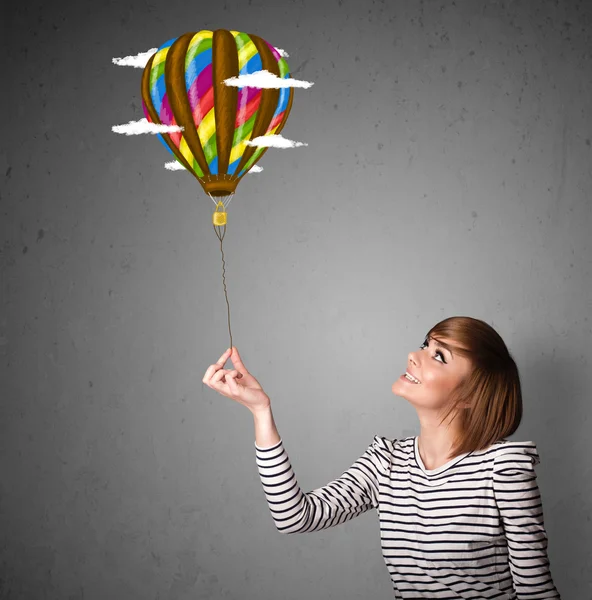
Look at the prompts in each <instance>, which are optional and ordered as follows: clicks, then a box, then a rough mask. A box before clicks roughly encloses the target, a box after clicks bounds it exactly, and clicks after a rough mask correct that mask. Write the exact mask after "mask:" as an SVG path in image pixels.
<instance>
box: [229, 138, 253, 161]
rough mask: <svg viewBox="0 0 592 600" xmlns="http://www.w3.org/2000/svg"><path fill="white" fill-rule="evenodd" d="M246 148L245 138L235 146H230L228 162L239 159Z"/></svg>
mask: <svg viewBox="0 0 592 600" xmlns="http://www.w3.org/2000/svg"><path fill="white" fill-rule="evenodd" d="M247 148H248V146H247V143H246V141H245V140H243V141H242V142H239V143H238V144H237V145H236V146H233V147H232V150H231V152H230V159H229V160H228V164H229V165H231V164H232V163H233V162H234V161H235V160H237V159H239V158H240V157H241V156H242V155H243V154H244V152H245V150H246V149H247Z"/></svg>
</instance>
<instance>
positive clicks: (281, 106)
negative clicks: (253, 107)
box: [271, 88, 290, 121]
mask: <svg viewBox="0 0 592 600" xmlns="http://www.w3.org/2000/svg"><path fill="white" fill-rule="evenodd" d="M289 98H290V90H289V89H288V88H280V96H279V99H278V103H277V108H276V109H275V112H274V113H273V117H272V118H271V120H272V121H273V119H274V118H275V117H277V115H279V114H280V113H282V112H284V110H286V107H287V106H288V99H289Z"/></svg>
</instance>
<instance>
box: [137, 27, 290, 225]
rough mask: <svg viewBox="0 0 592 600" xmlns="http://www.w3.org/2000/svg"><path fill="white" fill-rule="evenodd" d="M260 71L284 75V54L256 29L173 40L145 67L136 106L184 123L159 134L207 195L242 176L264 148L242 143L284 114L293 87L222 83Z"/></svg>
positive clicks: (150, 115) (277, 127)
mask: <svg viewBox="0 0 592 600" xmlns="http://www.w3.org/2000/svg"><path fill="white" fill-rule="evenodd" d="M261 70H266V71H269V72H270V73H272V74H274V75H276V76H278V77H280V78H282V79H284V78H285V79H287V78H289V77H290V72H289V69H288V64H287V63H286V60H285V59H284V58H283V57H282V56H280V54H279V52H278V51H277V50H276V49H275V48H274V47H273V46H272V45H271V44H269V43H268V42H266V41H265V40H263V39H262V38H260V37H258V36H256V35H252V34H247V33H242V32H239V31H228V30H226V29H217V30H216V31H198V32H197V33H186V34H184V35H182V36H180V37H178V38H176V39H171V40H169V41H168V42H166V43H165V44H163V45H162V46H161V47H160V48H159V49H158V51H157V52H156V53H155V54H154V55H153V56H152V57H151V58H150V60H149V61H148V63H147V64H146V67H145V68H144V73H143V76H142V107H143V109H144V114H145V115H146V119H147V120H148V121H150V122H152V123H156V124H164V125H178V126H180V127H183V128H184V131H182V132H177V133H163V134H160V133H159V134H158V137H159V139H160V140H161V142H162V143H163V144H164V145H165V147H166V148H167V150H169V151H170V152H171V153H172V154H173V155H174V156H175V158H176V159H177V160H178V161H179V162H180V163H181V164H182V165H183V166H184V167H185V168H186V169H187V170H188V171H189V172H191V173H192V174H193V175H194V176H195V177H196V178H197V180H198V181H199V183H200V184H201V186H202V188H203V189H204V191H205V192H206V194H208V195H209V196H210V197H212V199H213V197H219V196H232V194H234V192H235V190H236V187H237V185H238V183H239V182H240V180H241V179H242V177H243V176H244V175H245V174H246V173H247V172H248V171H249V169H250V168H251V167H252V166H253V165H255V163H257V161H258V160H259V159H260V158H261V157H262V156H263V154H265V151H266V150H267V147H259V148H258V147H255V146H249V145H247V144H246V142H247V141H249V140H251V139H254V138H256V137H259V136H265V135H277V134H278V133H279V132H280V131H281V130H282V128H283V127H284V125H285V123H286V120H287V118H288V115H289V113H290V109H291V107H292V97H293V95H294V91H293V88H291V87H282V88H256V87H247V86H244V87H238V88H237V87H232V86H228V85H225V84H224V80H226V79H229V78H231V77H237V76H239V75H248V74H251V73H255V72H257V71H261ZM217 208H218V209H219V208H220V202H218V207H217ZM217 212H219V210H218V211H217ZM221 217H222V215H220V214H218V215H217V214H216V213H214V215H213V222H214V224H215V225H223V224H225V223H226V219H225V216H224V217H223V218H221Z"/></svg>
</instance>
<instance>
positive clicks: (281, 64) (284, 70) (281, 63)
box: [278, 58, 290, 78]
mask: <svg viewBox="0 0 592 600" xmlns="http://www.w3.org/2000/svg"><path fill="white" fill-rule="evenodd" d="M278 67H279V68H280V77H281V78H283V77H284V76H285V75H286V73H289V72H290V68H289V67H288V63H287V62H286V61H285V60H284V59H283V58H282V59H281V60H279V61H278Z"/></svg>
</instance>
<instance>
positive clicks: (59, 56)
mask: <svg viewBox="0 0 592 600" xmlns="http://www.w3.org/2000/svg"><path fill="white" fill-rule="evenodd" d="M4 10H5V15H4V19H3V20H4V23H5V27H6V31H5V34H3V36H2V46H3V47H2V57H3V58H2V60H3V61H4V64H3V67H2V72H3V73H4V74H5V79H4V81H5V88H4V92H3V94H2V96H3V99H2V102H3V107H4V108H3V111H2V113H3V114H4V117H5V121H4V127H5V128H6V127H7V128H8V133H9V135H8V136H7V137H5V136H3V138H4V139H3V141H2V146H3V150H2V153H1V154H0V173H1V175H2V177H3V179H2V189H1V199H0V211H1V219H2V221H1V238H0V242H1V255H0V258H1V267H2V269H1V276H2V278H1V288H0V289H1V294H2V297H1V304H0V310H1V313H0V351H1V352H2V362H1V366H0V376H1V379H0V384H1V388H0V390H1V404H0V475H1V476H0V485H1V487H0V597H1V598H3V599H8V598H10V599H19V600H20V599H29V598H31V599H48V600H53V599H56V600H58V599H59V600H62V599H68V600H74V599H82V598H84V599H85V600H88V599H90V600H95V599H96V600H103V599H105V598H117V599H119V598H121V599H124V600H134V599H141V600H147V599H174V600H188V599H191V600H197V599H202V598H216V599H218V598H230V599H240V600H250V599H257V600H262V599H264V600H276V599H280V598H281V599H286V600H292V599H301V598H307V599H310V600H317V599H318V600H321V599H322V600H328V599H333V598H335V599H337V598H339V599H340V600H345V599H348V600H349V599H354V598H364V599H381V598H384V599H386V598H391V597H392V591H391V584H390V580H389V576H388V572H387V570H386V567H385V565H384V562H383V560H382V556H381V550H380V538H379V529H378V519H377V516H376V513H375V512H372V513H366V514H365V515H363V516H361V517H359V518H357V519H355V520H354V521H352V522H350V523H347V524H344V525H341V526H339V527H335V528H333V529H330V530H327V531H323V532H318V533H316V534H310V535H300V536H286V535H281V534H279V533H278V532H277V531H276V530H275V528H274V526H273V522H272V519H271V516H270V514H269V511H268V507H267V504H266V502H265V498H264V495H263V491H262V488H261V483H260V480H259V477H258V473H257V469H256V464H255V452H254V446H253V441H254V431H253V422H252V418H251V415H250V413H249V412H248V411H247V410H246V409H245V408H244V407H242V406H240V405H238V404H237V403H234V402H232V401H231V400H229V399H227V398H224V397H223V396H220V395H218V394H217V393H215V392H214V391H212V390H211V389H209V388H208V387H206V386H204V385H203V384H202V382H201V380H202V377H203V374H204V372H205V370H206V368H207V367H208V366H209V365H210V364H211V363H213V362H214V361H216V360H217V359H218V357H219V356H220V355H221V354H222V352H223V351H224V350H225V349H226V348H227V347H228V345H229V335H228V327H227V307H226V303H225V299H224V291H223V286H222V261H221V254H220V247H219V242H218V239H217V238H216V236H215V234H214V231H213V228H212V225H211V212H212V209H213V204H212V203H211V201H210V199H209V198H207V197H206V196H205V195H204V194H203V192H202V190H201V188H200V187H199V185H198V184H197V182H196V181H195V179H194V178H192V177H191V176H190V175H189V174H187V173H186V172H170V171H167V170H165V169H164V166H163V165H164V163H165V162H167V161H169V160H170V159H171V158H170V155H168V153H167V152H166V151H165V150H164V149H163V147H162V146H161V144H160V143H159V142H158V141H157V139H156V138H155V137H153V136H147V135H144V136H135V137H126V136H123V135H117V134H115V133H113V132H112V131H111V127H112V126H113V125H118V124H123V123H127V122H128V121H130V120H137V119H140V118H142V117H143V113H142V112H141V108H140V106H141V96H140V91H139V86H140V77H141V72H142V71H141V69H133V68H130V67H118V66H115V65H113V64H112V63H111V59H112V57H121V56H126V55H132V54H137V53H139V52H144V51H146V50H148V49H149V48H152V47H156V46H159V45H160V44H162V43H163V42H164V41H166V40H168V39H169V38H171V37H175V36H178V35H180V34H182V33H185V32H186V31H197V30H199V29H217V28H227V29H238V30H240V31H246V32H252V33H257V34H258V35H260V36H262V37H264V38H265V39H267V40H268V41H270V43H272V44H274V45H275V46H277V47H280V48H283V49H285V50H286V51H287V52H288V53H289V54H290V57H289V58H288V59H287V60H288V64H289V65H290V67H291V70H292V73H293V76H294V77H295V78H299V79H304V80H308V81H314V82H315V85H314V86H313V87H312V88H310V89H309V90H304V89H296V90H295V99H294V104H293V108H292V113H291V115H290V118H289V120H288V123H287V125H286V127H285V128H284V130H283V132H282V135H284V136H285V137H287V138H289V139H293V140H297V141H302V142H306V143H308V146H307V147H300V148H294V149H290V150H277V149H276V150H273V149H271V150H268V152H267V153H266V155H265V156H264V157H263V159H262V160H261V161H260V163H259V165H260V166H262V167H263V168H264V171H263V172H262V173H260V174H257V175H249V176H247V177H246V178H245V179H244V180H243V182H242V183H241V185H240V186H239V188H238V191H237V194H236V196H235V197H234V199H233V201H232V202H231V204H230V209H229V225H228V229H227V232H226V237H225V239H224V250H225V258H226V282H227V289H228V294H229V300H230V308H231V325H232V333H233V342H234V344H235V345H236V346H237V347H238V349H239V350H240V351H241V353H242V356H243V359H244V361H245V364H246V366H247V368H249V369H250V370H251V371H252V373H253V374H254V375H255V376H256V377H257V378H258V379H259V380H260V381H261V383H262V385H263V386H264V389H265V390H266V391H267V393H268V394H269V395H270V397H271V399H272V403H273V409H274V414H275V417H276V422H277V425H278V429H279V431H280V435H281V436H282V439H283V440H284V443H285V447H286V449H287V450H288V453H289V454H290V457H291V460H292V464H293V466H294V469H295V472H296V474H297V476H298V481H299V483H300V485H301V486H302V488H303V490H304V491H308V490H311V489H314V488H316V487H320V486H322V485H324V484H325V483H327V482H329V481H331V480H332V479H334V478H336V477H338V476H339V475H340V474H341V473H342V472H343V471H344V470H345V469H346V468H348V467H349V466H350V465H351V463H352V462H353V461H354V460H355V459H356V458H358V457H359V456H360V455H361V454H362V453H363V451H364V450H365V449H366V447H367V445H368V444H369V443H370V441H371V439H372V437H373V435H374V434H380V435H386V436H390V437H392V438H396V437H400V436H401V437H402V436H406V435H412V434H414V433H416V432H417V430H418V422H417V419H416V415H415V412H414V411H413V409H412V408H411V407H410V406H409V405H408V404H407V403H406V401H405V400H403V399H402V398H399V397H395V396H393V394H392V392H391V389H390V388H391V384H392V382H393V381H394V380H395V378H396V377H398V376H399V375H400V373H401V372H402V371H403V370H404V368H405V365H406V360H407V353H408V352H409V351H411V350H413V349H415V348H417V346H419V345H420V344H421V342H422V341H423V336H424V334H425V333H426V331H427V330H428V329H429V328H430V327H431V326H432V325H433V324H434V323H436V322H437V321H439V320H441V319H443V318H445V317H448V316H452V315H469V316H473V317H476V318H481V319H483V320H485V321H487V322H488V323H490V324H492V325H493V326H494V327H495V328H496V329H497V330H498V331H499V332H500V334H501V335H502V337H503V338H504V339H505V340H506V343H507V344H508V346H509V348H510V350H511V352H512V353H513V355H514V356H515V358H516V361H517V363H518V366H519V369H520V373H521V377H522V382H523V393H524V403H525V415H524V420H523V423H522V425H521V427H520V429H519V431H518V432H517V434H516V435H515V436H514V438H515V439H524V440H534V441H535V442H536V443H537V445H538V449H539V453H540V455H541V464H540V465H539V467H538V475H539V485H540V488H541V492H542V495H543V501H544V510H545V518H546V527H547V533H548V536H549V556H550V559H551V567H552V574H553V576H554V579H555V582H556V584H557V587H558V588H559V590H560V592H561V593H562V597H563V598H564V599H573V600H582V599H584V598H590V597H592V577H591V575H590V573H591V571H592V570H591V569H590V567H591V564H592V550H591V541H592V539H591V533H592V521H591V516H590V515H591V506H590V504H591V494H592V481H591V474H592V470H591V469H592V461H591V459H590V454H591V452H590V451H591V442H590V436H589V428H590V424H591V422H592V421H591V420H590V417H591V414H592V410H591V408H590V394H591V392H592V371H591V369H590V354H591V351H592V346H591V341H592V340H591V335H590V334H591V325H592V322H591V319H592V311H591V307H592V306H591V301H592V290H591V284H590V275H591V273H590V267H591V263H592V260H591V259H592V250H591V244H590V239H591V236H590V231H591V230H592V227H591V226H592V210H591V202H590V184H591V183H592V171H591V167H590V165H591V159H592V147H591V143H592V142H591V140H592V127H591V118H590V107H591V105H592V101H591V100H592V93H591V91H592V86H591V75H592V70H591V51H590V48H591V47H592V39H591V38H592V35H591V30H592V27H591V25H592V6H591V5H590V3H588V2H585V1H582V2H549V1H544V2H542V1H539V2H534V1H533V2H526V1H524V2H482V1H474V0H471V1H468V0H461V1H458V0H457V1H456V2H442V1H440V2H437V1H434V2H411V1H409V2H382V3H381V2H373V3H369V2H368V3H366V2H354V1H346V0H344V1H341V0H340V1H335V2H333V1H332V2H323V3H319V2H318V1H314V0H303V1H301V2H277V1H275V0H253V1H252V2H241V3H239V2H231V1H230V0H228V1H227V2H208V3H206V2H199V3H190V2H180V1H178V0H169V1H167V2H155V3H153V4H148V3H146V2H126V3H125V4H121V3H116V2H112V3H108V4H106V5H103V4H102V3H99V2H78V3H71V4H70V5H66V4H63V3H62V4H61V5H60V4H59V3H54V2H52V3H45V5H42V4H41V3H40V2H39V1H38V0H37V1H35V2H28V3H23V4H22V5H17V3H12V6H11V7H8V8H5V9H4ZM6 74H8V80H7V79H6ZM7 81H8V82H9V86H8V87H7V86H6V82H7Z"/></svg>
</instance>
